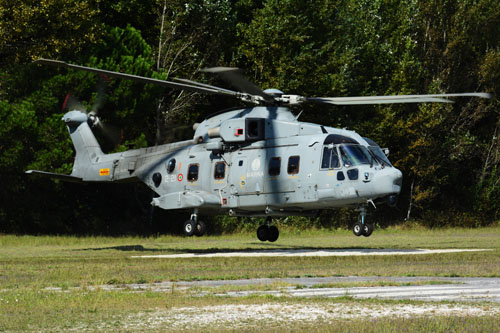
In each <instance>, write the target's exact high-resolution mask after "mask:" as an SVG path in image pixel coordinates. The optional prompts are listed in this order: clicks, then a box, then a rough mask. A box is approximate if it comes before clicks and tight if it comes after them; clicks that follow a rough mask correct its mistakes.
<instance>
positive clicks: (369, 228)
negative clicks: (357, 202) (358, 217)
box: [363, 223, 373, 237]
mask: <svg viewBox="0 0 500 333" xmlns="http://www.w3.org/2000/svg"><path fill="white" fill-rule="evenodd" d="M372 232H373V224H370V223H366V224H365V227H364V229H363V236H365V237H370V235H371V234H372Z"/></svg>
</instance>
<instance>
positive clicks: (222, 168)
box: [214, 162, 226, 179]
mask: <svg viewBox="0 0 500 333" xmlns="http://www.w3.org/2000/svg"><path fill="white" fill-rule="evenodd" d="M225 175H226V163H224V162H217V163H215V170H214V178H215V179H224V177H225Z"/></svg>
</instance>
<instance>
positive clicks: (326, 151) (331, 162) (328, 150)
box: [321, 146, 340, 169]
mask: <svg viewBox="0 0 500 333" xmlns="http://www.w3.org/2000/svg"><path fill="white" fill-rule="evenodd" d="M339 166H340V163H339V154H338V153H337V148H335V147H332V146H325V147H323V158H322V160H321V169H335V168H338V167H339Z"/></svg>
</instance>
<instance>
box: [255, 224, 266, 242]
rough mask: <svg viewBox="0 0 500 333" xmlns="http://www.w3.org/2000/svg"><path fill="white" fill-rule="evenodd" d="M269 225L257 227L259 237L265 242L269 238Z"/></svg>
mask: <svg viewBox="0 0 500 333" xmlns="http://www.w3.org/2000/svg"><path fill="white" fill-rule="evenodd" d="M267 229H268V228H267V225H261V226H260V227H258V228H257V238H258V239H259V240H260V241H261V242H265V241H266V240H267V234H268V232H267Z"/></svg>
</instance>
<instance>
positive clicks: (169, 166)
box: [167, 158, 175, 173]
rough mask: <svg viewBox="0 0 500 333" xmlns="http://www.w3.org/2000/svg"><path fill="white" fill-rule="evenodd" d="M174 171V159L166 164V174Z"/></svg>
mask: <svg viewBox="0 0 500 333" xmlns="http://www.w3.org/2000/svg"><path fill="white" fill-rule="evenodd" d="M174 170H175V158H172V159H171V160H170V161H168V163H167V172H168V173H172V172H173V171H174Z"/></svg>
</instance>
